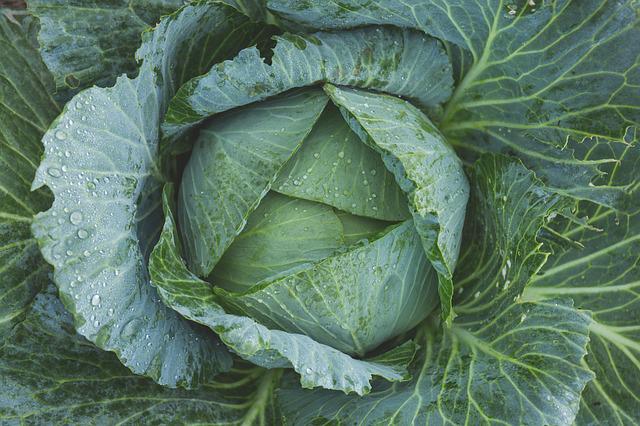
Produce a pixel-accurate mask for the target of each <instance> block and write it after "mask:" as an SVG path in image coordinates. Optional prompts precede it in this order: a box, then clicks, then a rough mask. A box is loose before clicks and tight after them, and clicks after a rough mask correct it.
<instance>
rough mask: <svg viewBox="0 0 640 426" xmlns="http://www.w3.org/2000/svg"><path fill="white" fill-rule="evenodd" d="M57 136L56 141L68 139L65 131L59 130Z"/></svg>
mask: <svg viewBox="0 0 640 426" xmlns="http://www.w3.org/2000/svg"><path fill="white" fill-rule="evenodd" d="M55 136H56V139H59V140H61V141H63V140H65V139H66V138H67V132H65V131H64V130H57V131H56V133H55Z"/></svg>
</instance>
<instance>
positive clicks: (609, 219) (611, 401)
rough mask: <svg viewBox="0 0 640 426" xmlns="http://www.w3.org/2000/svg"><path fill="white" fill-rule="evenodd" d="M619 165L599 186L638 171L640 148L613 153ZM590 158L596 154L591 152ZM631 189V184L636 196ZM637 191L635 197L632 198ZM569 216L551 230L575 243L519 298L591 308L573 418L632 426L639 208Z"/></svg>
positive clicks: (583, 207)
mask: <svg viewBox="0 0 640 426" xmlns="http://www.w3.org/2000/svg"><path fill="white" fill-rule="evenodd" d="M617 154H618V155H619V157H620V158H621V160H622V162H621V163H620V164H619V165H617V166H616V167H615V168H614V169H613V170H611V171H610V173H609V174H608V176H607V179H606V180H605V181H604V182H603V184H612V185H613V184H615V181H616V180H626V179H628V176H625V175H629V174H631V175H635V176H637V175H638V173H639V172H638V170H640V149H638V147H637V146H628V147H626V148H625V149H624V150H623V151H622V152H619V153H617ZM593 155H598V154H597V153H594V154H593ZM637 189H638V186H636V188H635V190H636V192H635V193H636V194H637V193H638V192H637ZM636 196H637V195H636ZM577 208H578V210H577V212H576V215H578V216H581V217H586V218H587V220H586V221H585V222H584V223H575V222H568V221H567V222H565V223H563V224H562V226H558V227H556V229H555V230H556V232H558V233H559V234H560V235H562V236H563V237H565V238H567V239H571V240H575V241H577V242H578V243H580V246H581V247H579V248H570V249H564V250H563V249H562V248H559V249H558V250H556V253H554V255H553V256H552V257H551V258H550V259H549V262H548V264H547V265H546V266H545V268H544V269H542V271H541V272H540V275H538V276H536V277H535V279H534V280H533V282H532V286H531V287H529V288H527V290H526V291H525V294H524V297H525V298H526V299H531V300H545V299H548V298H554V297H571V298H572V299H573V300H574V301H575V304H576V306H578V307H580V308H581V309H587V310H589V311H591V312H592V313H593V319H594V323H593V324H592V326H591V333H590V342H589V346H588V353H589V354H588V355H587V357H586V359H585V362H584V364H585V365H586V366H588V367H589V368H591V369H592V370H593V371H594V372H595V374H596V378H595V379H594V380H593V382H591V383H590V384H589V385H588V386H587V388H586V390H585V392H584V393H583V394H582V403H581V407H580V413H579V415H578V419H577V423H578V424H581V425H587V424H589V425H591V424H592V425H598V424H612V425H613V424H615V425H633V424H637V423H638V422H639V421H640V382H638V377H640V210H638V211H636V212H634V213H632V214H629V215H624V214H619V213H617V212H616V211H614V210H613V209H609V208H605V207H598V206H595V205H593V204H591V203H586V202H582V203H580V204H579V205H578V206H577Z"/></svg>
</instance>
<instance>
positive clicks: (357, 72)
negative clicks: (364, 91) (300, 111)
mask: <svg viewBox="0 0 640 426" xmlns="http://www.w3.org/2000/svg"><path fill="white" fill-rule="evenodd" d="M275 40H276V46H275V47H274V49H273V56H272V58H271V64H266V63H265V62H264V59H263V58H261V57H260V52H259V51H258V49H256V48H254V47H252V48H248V49H245V50H243V51H242V52H240V54H239V55H238V56H237V57H236V58H235V59H233V60H230V61H225V62H223V63H220V64H217V65H215V66H214V67H213V68H212V69H211V70H210V71H209V72H208V73H207V74H205V75H203V76H201V77H198V78H195V79H193V80H191V81H189V82H188V83H187V84H185V85H184V86H183V87H182V88H180V90H179V91H178V93H177V95H176V97H175V98H174V99H173V100H172V101H171V105H170V106H169V111H168V112H167V116H166V118H165V123H164V124H163V131H164V132H165V133H166V135H168V137H169V141H171V140H172V139H173V138H174V137H175V136H176V135H179V134H181V133H182V132H184V131H185V130H186V129H188V128H189V127H191V126H193V125H195V124H197V123H199V122H201V121H202V120H203V119H205V118H207V117H209V116H211V115H214V114H217V113H220V112H222V111H226V110H228V109H231V108H235V107H238V106H242V105H247V104H250V103H252V102H256V101H260V100H263V99H266V98H268V97H270V96H274V95H276V94H279V93H281V92H284V91H286V90H289V89H293V88H296V87H302V86H309V85H313V84H316V83H319V82H323V81H328V82H331V83H335V84H344V85H351V86H358V87H365V88H369V89H374V90H379V91H384V92H388V93H392V94H395V95H399V96H405V97H408V98H412V99H415V100H416V101H417V102H418V103H419V104H420V105H422V106H425V107H433V106H437V105H439V104H440V103H442V102H443V101H445V100H446V99H447V98H448V97H449V94H450V93H451V84H452V79H451V66H450V64H449V61H448V60H447V57H446V55H445V53H444V50H443V48H442V46H441V45H440V44H439V42H438V41H436V40H435V39H431V38H428V37H426V36H425V35H424V34H421V33H418V32H415V31H405V30H399V29H393V28H375V29H374V28H362V29H357V30H353V31H348V32H341V33H317V34H314V35H284V36H280V37H276V38H275Z"/></svg>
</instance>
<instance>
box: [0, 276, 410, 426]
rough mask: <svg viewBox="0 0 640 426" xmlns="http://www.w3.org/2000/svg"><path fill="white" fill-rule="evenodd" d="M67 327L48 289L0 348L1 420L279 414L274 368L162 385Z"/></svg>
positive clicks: (269, 417)
mask: <svg viewBox="0 0 640 426" xmlns="http://www.w3.org/2000/svg"><path fill="white" fill-rule="evenodd" d="M52 287H53V286H52ZM73 326H74V325H73V320H72V318H71V316H70V315H69V314H68V313H67V312H66V311H65V309H64V306H62V304H61V303H60V301H59V300H58V299H57V298H56V296H55V287H54V288H49V289H48V291H45V292H42V293H41V294H39V295H38V296H37V297H36V299H35V301H34V303H33V306H32V308H31V310H30V312H29V313H28V315H27V317H26V320H25V321H23V322H22V323H21V324H19V325H18V326H17V327H16V328H15V329H14V330H13V331H12V333H11V335H10V338H9V339H7V340H6V342H4V345H3V346H2V347H0V377H2V380H0V423H2V424H3V425H8V426H13V425H24V424H34V425H39V424H203V423H208V424H225V425H238V426H240V425H253V424H256V425H262V426H266V425H273V424H277V423H278V421H279V419H280V416H279V413H278V410H277V406H276V404H275V398H274V397H275V392H274V390H275V388H276V387H277V386H278V384H279V381H280V375H281V372H280V371H278V370H263V369H261V368H258V367H255V366H252V365H247V364H246V363H242V362H236V365H235V368H234V371H233V372H232V373H229V374H225V375H221V376H219V377H218V378H217V379H216V381H215V382H213V383H210V384H208V385H204V386H202V387H200V388H198V389H192V390H188V391H187V390H184V389H169V388H167V387H164V386H159V385H157V384H155V383H154V382H153V381H151V380H149V379H147V378H144V377H140V376H137V375H134V374H132V373H131V372H130V371H129V370H127V369H126V368H125V367H123V366H122V364H120V362H119V360H118V359H117V358H116V357H115V356H114V355H113V354H112V353H109V352H104V351H101V350H99V349H97V348H96V347H95V346H93V345H92V344H90V343H89V342H87V341H86V340H85V339H84V338H83V337H82V336H80V335H78V334H76V333H75V332H74V331H73ZM410 349H411V348H405V352H408V351H409V350H410ZM236 361H237V360H236Z"/></svg>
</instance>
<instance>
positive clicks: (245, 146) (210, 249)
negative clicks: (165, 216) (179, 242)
mask: <svg viewBox="0 0 640 426" xmlns="http://www.w3.org/2000/svg"><path fill="white" fill-rule="evenodd" d="M327 100H328V99H327V97H326V96H325V95H324V94H323V93H322V91H321V90H318V89H312V90H306V91H301V92H295V93H293V94H289V95H287V96H283V97H280V98H277V99H272V100H268V101H266V102H263V103H259V104H256V105H251V106H248V107H245V108H242V109H238V110H235V111H230V112H228V113H226V114H224V115H220V116H219V117H215V118H214V119H213V121H212V122H211V123H208V124H207V125H206V126H204V127H203V129H202V130H201V132H200V137H199V139H198V141H197V142H196V145H195V147H194V149H193V152H192V153H191V160H190V161H189V164H188V165H187V167H186V168H185V171H184V174H183V176H182V181H181V184H180V194H179V197H180V203H179V210H178V212H179V219H180V224H181V228H180V229H181V230H182V237H183V242H184V250H185V257H186V259H187V260H188V262H189V266H190V270H191V271H193V272H195V273H196V274H197V275H198V276H201V277H206V276H207V275H209V273H210V272H211V271H212V270H213V267H214V266H215V264H216V263H217V262H218V260H219V259H220V257H221V256H222V254H223V253H224V252H225V250H226V249H227V248H228V247H229V245H230V244H231V242H232V241H233V239H234V238H235V237H236V235H238V234H239V233H240V231H242V229H243V228H244V226H245V224H246V222H247V218H248V217H249V215H250V214H251V212H252V211H253V210H255V208H256V207H257V206H258V204H259V203H260V200H262V198H263V197H264V196H265V195H266V193H267V191H268V190H269V188H270V186H271V184H272V183H273V181H274V180H275V178H276V176H277V174H278V172H279V171H280V169H281V168H282V167H283V165H284V163H285V162H286V161H287V160H289V158H291V156H292V155H293V154H294V153H295V152H296V150H297V149H298V148H299V147H300V144H302V141H303V140H304V138H305V137H306V136H307V135H308V134H309V132H310V131H311V129H312V127H313V125H314V124H315V122H316V120H317V119H318V117H319V116H320V113H321V112H322V110H323V108H324V106H325V105H326V103H327Z"/></svg>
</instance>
